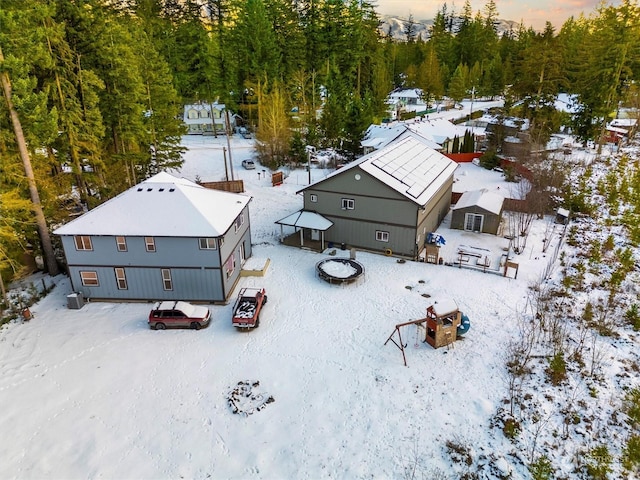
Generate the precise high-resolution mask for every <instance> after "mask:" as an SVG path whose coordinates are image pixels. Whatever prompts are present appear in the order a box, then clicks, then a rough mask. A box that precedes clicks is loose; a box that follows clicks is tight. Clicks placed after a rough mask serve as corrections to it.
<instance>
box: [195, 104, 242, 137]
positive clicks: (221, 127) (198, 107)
mask: <svg viewBox="0 0 640 480" xmlns="http://www.w3.org/2000/svg"><path fill="white" fill-rule="evenodd" d="M225 117H226V106H225V104H224V103H217V102H214V103H205V102H201V103H194V104H191V105H185V106H184V118H183V121H184V123H185V125H187V127H188V131H187V133H188V134H190V135H213V134H214V131H213V126H214V124H215V128H216V132H215V133H217V134H224V133H226V131H227V130H226V127H227V125H226V120H225ZM229 121H230V123H231V125H230V128H231V129H233V128H234V126H235V125H234V117H233V116H232V115H229Z"/></svg>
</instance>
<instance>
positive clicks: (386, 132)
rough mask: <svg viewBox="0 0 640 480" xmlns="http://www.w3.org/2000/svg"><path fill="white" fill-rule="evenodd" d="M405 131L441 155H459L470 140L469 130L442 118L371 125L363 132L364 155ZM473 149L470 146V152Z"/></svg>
mask: <svg viewBox="0 0 640 480" xmlns="http://www.w3.org/2000/svg"><path fill="white" fill-rule="evenodd" d="M406 131H411V132H414V133H417V134H418V135H420V136H421V137H422V138H424V139H425V141H426V142H429V146H430V147H431V148H433V149H434V150H437V151H439V152H441V153H459V152H460V150H461V147H462V145H463V143H464V140H465V138H466V136H469V137H470V138H472V137H471V129H470V128H467V127H463V126H460V125H456V124H454V123H452V122H450V121H449V120H446V119H444V118H434V119H427V118H416V119H412V120H409V121H407V122H400V123H397V124H395V123H394V124H393V125H385V124H383V125H371V126H370V127H369V128H368V129H367V131H366V132H365V135H364V139H363V140H362V143H361V145H362V148H363V150H364V152H365V153H370V152H372V151H374V150H378V149H380V148H382V147H384V146H385V145H387V144H388V143H390V142H392V141H394V140H396V139H398V138H400V136H402V134H403V133H404V132H406ZM456 138H457V140H456ZM470 141H471V140H470ZM473 147H474V145H471V150H473ZM454 150H457V151H454Z"/></svg>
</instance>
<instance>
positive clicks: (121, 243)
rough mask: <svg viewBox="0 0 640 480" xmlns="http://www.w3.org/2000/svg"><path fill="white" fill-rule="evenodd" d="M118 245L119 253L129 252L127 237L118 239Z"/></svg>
mask: <svg viewBox="0 0 640 480" xmlns="http://www.w3.org/2000/svg"><path fill="white" fill-rule="evenodd" d="M116 245H117V247H118V251H119V252H126V251H127V239H126V238H125V237H116Z"/></svg>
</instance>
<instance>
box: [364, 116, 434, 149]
mask: <svg viewBox="0 0 640 480" xmlns="http://www.w3.org/2000/svg"><path fill="white" fill-rule="evenodd" d="M407 130H409V131H412V132H414V133H417V134H418V135H420V136H421V137H423V139H424V141H425V142H427V143H428V145H429V146H430V147H431V148H433V149H434V150H439V149H440V147H441V146H442V144H441V143H438V142H436V141H434V140H433V139H431V138H429V137H428V136H427V135H425V134H423V132H421V131H416V129H413V128H410V126H409V125H408V124H406V123H400V124H397V125H394V126H384V125H371V126H370V127H369V128H368V129H367V132H366V133H365V136H364V140H363V141H362V142H361V145H362V146H363V147H371V148H373V149H375V150H379V149H381V148H383V147H384V146H386V145H388V144H389V143H391V142H393V141H394V140H397V139H398V138H400V137H401V136H402V135H403V134H404V133H405V132H406V131H407Z"/></svg>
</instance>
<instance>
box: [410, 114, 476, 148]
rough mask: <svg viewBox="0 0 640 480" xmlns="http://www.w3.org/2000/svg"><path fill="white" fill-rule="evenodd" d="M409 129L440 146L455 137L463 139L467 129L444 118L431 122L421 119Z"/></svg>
mask: <svg viewBox="0 0 640 480" xmlns="http://www.w3.org/2000/svg"><path fill="white" fill-rule="evenodd" d="M407 127H408V128H409V129H410V130H411V131H414V132H416V133H418V134H420V135H421V136H423V137H424V138H426V139H428V140H431V141H433V142H435V143H437V144H438V145H442V144H443V143H444V142H446V141H447V140H449V139H453V138H454V137H458V138H463V137H464V135H465V133H466V132H467V130H470V129H467V128H465V127H460V126H458V125H455V124H453V123H452V122H450V121H449V120H446V119H444V118H434V119H431V120H427V119H421V120H417V121H415V122H414V123H410V124H408V125H407Z"/></svg>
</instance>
